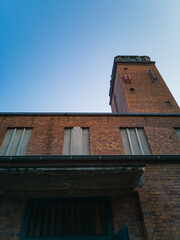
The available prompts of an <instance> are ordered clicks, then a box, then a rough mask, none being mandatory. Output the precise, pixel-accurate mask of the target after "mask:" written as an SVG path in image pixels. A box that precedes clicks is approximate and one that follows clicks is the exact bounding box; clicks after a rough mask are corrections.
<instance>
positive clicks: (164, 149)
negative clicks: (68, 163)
mask: <svg viewBox="0 0 180 240" xmlns="http://www.w3.org/2000/svg"><path fill="white" fill-rule="evenodd" d="M2 119H3V120H2ZM0 121H1V125H0V144H1V143H2V141H3V138H4V135H5V133H6V130H7V128H8V127H32V128H33V131H32V135H31V139H30V144H29V148H28V152H27V155H58V154H62V148H63V139H64V127H89V131H90V154H91V155H121V154H124V150H123V145H122V140H121V135H120V130H119V128H120V127H144V130H145V132H146V136H147V139H148V142H149V144H150V148H151V151H152V153H153V154H156V155H159V154H180V140H179V139H178V137H177V134H176V132H175V130H174V127H179V128H180V117H166V116H164V117H159V116H145V117H144V116H134V117H132V116H111V115H107V116H87V115H86V116H72V115H71V116H33V117H32V116H6V117H0Z"/></svg>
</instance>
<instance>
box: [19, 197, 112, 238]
mask: <svg viewBox="0 0 180 240" xmlns="http://www.w3.org/2000/svg"><path fill="white" fill-rule="evenodd" d="M110 234H112V221H111V213H110V202H109V200H108V199H107V198H103V199H102V198H98V199H91V198H89V199H63V200H49V201H47V200H38V201H37V200H36V201H31V202H29V204H28V207H27V214H26V218H25V221H24V225H23V231H22V239H28V238H34V239H36V238H42V239H43V238H44V237H70V236H72V237H80V236H84V237H85V236H107V235H110Z"/></svg>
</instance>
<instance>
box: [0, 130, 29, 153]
mask: <svg viewBox="0 0 180 240" xmlns="http://www.w3.org/2000/svg"><path fill="white" fill-rule="evenodd" d="M31 133H32V129H30V128H9V129H8V130H7V132H6V135H5V137H4V141H3V143H2V145H1V147H0V155H1V156H2V155H5V156H13V155H14V156H15V155H26V152H27V149H28V145H29V141H30V138H31Z"/></svg>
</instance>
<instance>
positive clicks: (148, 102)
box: [110, 56, 180, 113]
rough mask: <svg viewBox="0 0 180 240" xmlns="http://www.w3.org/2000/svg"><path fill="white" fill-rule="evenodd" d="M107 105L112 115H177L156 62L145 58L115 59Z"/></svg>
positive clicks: (175, 107) (177, 110)
mask: <svg viewBox="0 0 180 240" xmlns="http://www.w3.org/2000/svg"><path fill="white" fill-rule="evenodd" d="M110 105H111V109H112V112H113V113H114V112H119V113H179V112H180V109H179V106H178V104H177V103H176V101H175V99H174V97H173V96H172V94H171V92H170V90H169V89H168V87H167V85H166V83H165V82H164V80H163V78H162V76H161V75H160V73H159V71H158V70H157V68H156V66H155V62H153V61H151V60H150V58H149V57H146V56H141V57H139V56H117V57H115V58H114V65H113V71H112V79H111V86H110Z"/></svg>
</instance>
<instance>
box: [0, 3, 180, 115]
mask: <svg viewBox="0 0 180 240" xmlns="http://www.w3.org/2000/svg"><path fill="white" fill-rule="evenodd" d="M179 10H180V1H179V0H146V1H143V0H126V1H122V0H0V93H1V94H0V112H110V111H111V110H110V106H109V96H108V94H109V81H110V75H111V71H112V65H113V59H114V57H115V56H117V55H148V56H150V57H151V60H154V61H156V66H157V68H158V69H159V71H160V73H161V75H162V76H163V78H164V80H165V82H166V84H167V85H168V87H169V89H170V90H171V92H172V94H173V95H174V97H175V99H176V101H177V102H178V104H180V94H179V92H180V91H179V89H180V79H179V78H180V77H179V75H180V14H179Z"/></svg>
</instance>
